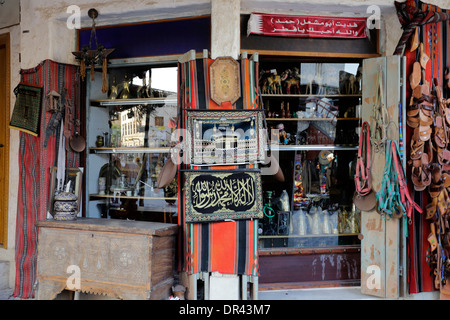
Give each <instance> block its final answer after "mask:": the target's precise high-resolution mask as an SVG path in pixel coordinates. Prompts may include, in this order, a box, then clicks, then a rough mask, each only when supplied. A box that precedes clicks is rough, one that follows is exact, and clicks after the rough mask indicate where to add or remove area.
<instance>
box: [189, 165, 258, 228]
mask: <svg viewBox="0 0 450 320" xmlns="http://www.w3.org/2000/svg"><path fill="white" fill-rule="evenodd" d="M185 177H186V179H185V192H186V197H185V198H186V222H187V223H202V222H213V221H224V220H228V219H231V220H243V219H244V220H245V219H253V218H254V219H261V218H263V211H262V187H261V172H260V171H259V170H247V171H239V170H227V171H186V172H185Z"/></svg>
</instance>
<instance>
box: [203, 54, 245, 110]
mask: <svg viewBox="0 0 450 320" xmlns="http://www.w3.org/2000/svg"><path fill="white" fill-rule="evenodd" d="M240 75H241V72H240V67H239V63H238V62H237V61H236V60H234V59H233V58H231V57H219V58H217V59H216V60H214V62H213V63H212V64H211V67H210V88H211V99H212V100H213V101H214V102H215V103H217V104H218V105H219V106H220V105H221V104H222V103H224V102H230V103H231V104H234V103H235V102H236V101H237V100H238V99H239V98H240V97H241V77H240Z"/></svg>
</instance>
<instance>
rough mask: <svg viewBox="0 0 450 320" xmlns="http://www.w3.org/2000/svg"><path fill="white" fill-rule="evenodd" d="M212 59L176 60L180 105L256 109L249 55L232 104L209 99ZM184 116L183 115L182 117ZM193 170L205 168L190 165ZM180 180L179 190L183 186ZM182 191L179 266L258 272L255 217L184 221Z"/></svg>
mask: <svg viewBox="0 0 450 320" xmlns="http://www.w3.org/2000/svg"><path fill="white" fill-rule="evenodd" d="M213 62H214V60H212V59H206V58H204V59H196V60H189V61H187V62H184V63H180V64H179V66H178V67H179V82H180V84H181V83H184V84H185V89H184V90H183V92H182V93H181V95H180V93H179V95H180V96H179V97H180V99H179V100H181V101H180V103H179V105H180V107H181V108H186V109H203V110H206V109H210V110H211V109H224V108H227V109H234V110H244V109H257V108H259V106H258V78H257V75H258V72H257V71H258V63H257V62H254V61H252V60H250V59H247V58H243V59H240V60H238V63H239V64H240V68H241V70H240V72H241V88H242V94H241V98H240V99H238V101H236V103H235V104H234V105H231V104H229V105H225V106H219V105H217V104H216V103H215V102H214V101H213V100H211V98H210V97H211V95H210V86H209V67H210V66H211V64H212V63H213ZM183 118H184V117H183ZM252 167H253V166H250V165H249V166H245V165H244V166H226V167H216V168H215V167H211V170H214V169H224V170H225V169H238V168H241V169H243V168H252ZM190 169H193V170H208V168H205V167H191V168H190ZM182 184H183V183H182V181H180V182H179V186H180V188H179V190H182V188H183V185H182ZM183 206H184V201H183V194H182V193H181V195H180V201H179V212H180V217H179V225H180V229H181V230H182V231H181V234H182V236H181V239H180V240H181V243H180V246H181V248H183V250H181V257H180V270H184V271H185V272H187V273H188V274H196V273H199V272H219V273H222V274H239V275H254V276H257V275H259V267H258V220H257V219H254V220H241V221H231V222H213V223H197V224H187V223H185V219H184V215H183V213H184V207H183Z"/></svg>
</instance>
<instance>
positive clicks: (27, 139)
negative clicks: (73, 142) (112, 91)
mask: <svg viewBox="0 0 450 320" xmlns="http://www.w3.org/2000/svg"><path fill="white" fill-rule="evenodd" d="M21 78H22V79H21V82H26V83H30V84H35V85H39V86H42V88H43V91H42V92H43V95H42V108H41V122H40V132H41V133H45V130H46V127H47V124H48V123H49V121H50V118H51V113H49V112H47V111H46V110H47V108H46V103H47V100H46V95H47V93H48V92H50V91H51V90H55V91H56V92H62V90H63V89H66V90H67V95H66V99H69V100H70V101H71V102H72V105H74V106H75V105H76V106H79V95H80V92H79V86H78V84H77V82H78V67H76V66H72V65H65V64H59V63H56V62H54V61H51V60H46V61H44V62H42V63H41V64H39V65H38V66H37V67H36V68H33V69H28V70H22V71H21ZM73 109H74V113H75V109H76V108H73ZM79 114H80V113H79V112H78V113H77V114H76V115H75V114H74V119H75V118H76V116H79ZM57 136H58V133H55V134H53V135H52V136H51V137H50V139H49V141H48V146H47V147H46V148H44V139H45V134H41V135H40V136H39V137H35V136H32V135H30V134H27V133H24V132H21V133H20V146H19V175H20V177H19V190H18V203H17V220H16V256H15V260H16V279H15V288H14V297H19V298H22V299H29V298H32V297H34V293H35V288H34V284H35V283H36V258H37V243H38V229H37V227H36V222H38V221H40V220H44V219H46V217H47V211H48V198H49V186H50V168H51V167H53V166H55V165H56V152H55V150H57V140H58V139H55V137H57ZM79 161H80V155H79V154H78V153H75V152H72V151H71V150H68V151H67V157H66V167H72V168H73V167H78V166H79Z"/></svg>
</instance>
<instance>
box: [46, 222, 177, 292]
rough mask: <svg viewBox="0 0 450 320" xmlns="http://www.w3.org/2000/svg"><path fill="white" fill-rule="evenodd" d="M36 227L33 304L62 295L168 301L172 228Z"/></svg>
mask: <svg viewBox="0 0 450 320" xmlns="http://www.w3.org/2000/svg"><path fill="white" fill-rule="evenodd" d="M37 226H38V227H39V238H38V257H37V278H38V295H37V299H38V300H53V299H55V297H56V296H57V295H58V294H59V293H60V292H62V291H63V290H65V289H66V290H70V291H79V292H84V293H91V294H100V295H108V296H110V297H114V298H118V299H124V300H146V299H150V300H162V299H166V298H168V297H169V296H170V293H171V287H172V285H173V274H174V264H175V247H176V234H177V232H178V226H177V225H173V224H164V223H153V222H136V221H125V220H112V219H78V220H76V221H70V222H59V221H54V220H47V221H41V222H38V223H37ZM77 279H79V281H77Z"/></svg>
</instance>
